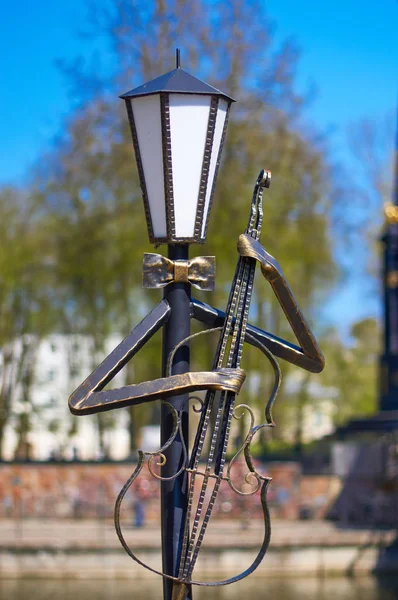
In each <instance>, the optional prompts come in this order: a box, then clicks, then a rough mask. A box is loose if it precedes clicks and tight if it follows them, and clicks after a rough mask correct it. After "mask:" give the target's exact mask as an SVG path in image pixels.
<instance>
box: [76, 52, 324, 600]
mask: <svg viewBox="0 0 398 600" xmlns="http://www.w3.org/2000/svg"><path fill="white" fill-rule="evenodd" d="M122 98H123V100H124V101H125V102H126V106H127V113H128V118H129V122H130V127H131V132H132V136H133V143H134V149H135V154H136V160H137V167H138V173H139V178H140V184H141V189H142V193H143V198H144V206H145V213H146V219H147V225H148V232H149V238H150V241H151V242H152V243H154V244H155V245H158V244H161V243H167V244H168V258H166V257H164V256H161V255H159V254H153V253H146V254H145V255H144V267H143V284H144V287H147V288H163V289H164V292H163V300H162V301H160V302H159V303H158V304H157V305H156V306H155V307H154V308H153V309H152V310H151V311H150V312H149V313H148V314H147V315H146V316H145V317H144V318H143V320H142V321H141V322H140V323H139V324H138V325H137V326H136V327H135V328H134V329H133V330H132V331H131V333H130V334H129V335H128V336H127V337H126V338H125V339H124V340H123V341H122V342H121V343H120V344H119V345H118V346H117V347H116V348H115V349H114V350H113V351H112V352H111V353H110V354H109V355H108V356H107V357H106V358H105V359H104V361H103V362H102V363H101V364H100V365H99V366H98V367H97V368H96V369H95V370H94V371H93V373H91V375H89V376H88V377H87V379H86V380H85V381H84V382H83V383H82V384H81V385H80V386H79V387H78V388H77V390H75V392H73V394H72V395H71V397H70V398H69V406H70V409H71V411H72V413H73V414H75V415H85V414H93V413H97V412H102V411H107V410H112V409H114V408H121V407H124V406H134V405H137V404H141V403H144V402H150V401H153V400H161V402H162V405H161V448H160V449H159V450H157V451H156V452H146V451H144V450H139V451H138V456H139V459H138V463H137V466H136V469H135V471H134V473H133V474H132V475H131V477H130V478H129V480H128V481H127V482H126V484H125V485H124V486H123V488H122V490H121V492H120V494H119V496H118V499H117V500H116V505H115V527H116V532H117V534H118V536H119V539H120V541H121V543H122V545H123V547H124V549H125V550H126V552H127V553H128V554H129V556H131V558H133V559H134V560H136V561H137V562H139V563H140V564H141V565H143V566H144V567H146V568H148V569H150V570H151V571H153V572H155V573H158V574H159V575H161V576H162V577H163V585H164V587H163V591H164V599H165V600H191V598H192V596H191V584H197V585H225V584H228V583H232V582H234V581H238V580H239V579H242V578H244V577H246V576H247V575H249V574H250V573H252V572H253V571H254V570H255V569H256V568H257V567H258V566H259V564H260V563H261V560H262V558H263V556H264V555H265V552H266V550H267V547H268V543H269V539H270V526H269V512H268V508H267V503H266V492H267V486H268V483H269V478H268V477H266V476H263V475H261V473H259V472H257V471H256V469H255V466H254V464H253V461H252V459H251V455H250V444H251V442H252V440H253V437H254V435H255V434H256V433H257V432H258V431H260V430H261V429H262V428H263V427H270V426H273V425H274V423H273V420H272V414H271V408H272V404H273V402H274V399H275V397H276V394H277V391H278V389H279V384H280V369H279V366H278V364H277V362H276V359H275V356H278V357H280V358H283V359H284V360H287V361H288V362H290V363H293V364H295V365H297V366H301V367H302V368H304V369H306V370H308V371H312V372H320V371H321V370H322V369H323V366H324V359H323V356H322V353H321V351H320V349H319V347H318V345H317V342H316V340H315V338H314V336H313V335H312V333H311V331H310V329H309V327H308V325H307V323H306V321H305V319H304V316H303V314H302V313H301V310H300V308H299V307H298V305H297V302H296V301H295V299H294V296H293V294H292V291H291V290H290V287H289V285H288V283H287V281H286V278H285V277H284V275H283V273H282V270H281V268H280V266H279V264H278V263H277V261H276V260H275V259H274V258H273V257H272V256H271V255H270V254H269V253H268V252H267V251H266V249H265V248H264V247H263V246H262V245H261V244H260V241H259V239H260V233H261V228H262V223H263V205H262V194H263V189H264V188H266V187H269V184H270V179H271V174H270V172H269V171H264V170H263V171H261V172H260V174H259V176H258V178H257V180H256V183H255V186H254V191H253V196H252V198H251V202H250V214H249V221H248V224H247V227H246V229H245V230H244V233H242V234H241V235H240V236H239V238H238V245H237V249H238V253H239V259H238V262H237V266H236V270H235V274H234V277H233V280H232V285H231V291H230V293H229V298H228V302H227V307H226V310H225V313H224V312H222V311H220V310H218V309H216V308H213V307H212V306H209V305H207V304H204V303H202V302H198V301H197V300H195V299H194V298H191V285H194V286H196V287H199V288H200V289H202V290H210V289H212V286H213V285H214V271H215V259H214V257H209V256H202V257H195V258H194V259H192V260H189V259H188V251H189V244H190V243H200V242H204V241H205V239H206V231H207V223H208V220H209V215H210V210H211V202H212V196H213V192H214V186H215V182H216V179H217V171H218V167H219V164H220V158H221V152H222V147H223V143H224V138H225V132H226V128H227V122H228V112H229V109H230V106H231V103H232V102H233V100H232V98H230V97H229V96H228V95H227V94H225V93H223V92H220V91H219V90H217V89H215V88H213V87H211V86H209V85H208V84H206V83H204V82H202V81H200V80H198V79H196V78H195V77H192V76H191V75H189V74H188V73H186V72H185V71H183V70H182V69H181V68H180V64H179V52H178V51H177V66H176V69H174V70H173V71H171V72H169V73H166V74H165V75H162V76H161V77H158V78H157V79H154V80H153V81H150V82H149V83H146V84H144V85H142V86H140V87H138V88H136V89H134V90H132V91H130V92H127V93H126V94H123V95H122ZM257 263H259V264H260V266H261V271H262V274H263V276H264V277H265V279H266V280H267V281H268V282H269V284H270V285H271V287H272V289H273V291H274V293H275V296H276V298H277V300H278V302H279V304H280V305H281V307H282V309H283V311H284V313H285V315H286V317H287V319H288V321H289V323H290V326H291V328H292V330H293V332H294V333H295V335H296V337H297V340H298V343H299V344H300V345H299V346H297V345H293V344H290V343H289V342H287V341H286V340H282V339H280V338H278V337H276V336H273V335H272V334H270V333H267V332H266V331H262V330H261V329H259V328H257V327H253V326H251V325H250V324H249V323H248V315H249V307H250V301H251V298H252V292H253V283H254V275H255V269H256V264H257ZM192 318H194V319H196V320H198V321H200V322H201V323H203V324H205V326H207V327H208V328H211V329H210V331H214V330H220V332H221V333H220V339H219V342H218V344H217V350H216V353H215V357H214V360H213V368H212V370H211V371H201V372H193V371H190V360H189V340H190V338H191V337H192V336H190V321H191V319H192ZM161 328H162V329H163V359H162V364H163V373H162V377H161V378H158V379H153V380H151V381H145V382H140V383H134V384H128V385H125V386H123V387H121V388H117V389H109V388H106V385H107V384H108V383H109V382H110V381H111V380H112V379H113V377H114V376H115V375H116V374H117V373H118V372H119V371H120V370H121V369H122V368H123V367H124V365H126V364H127V362H128V361H129V360H131V359H132V358H133V357H134V355H135V354H136V353H137V352H139V351H140V349H141V348H142V347H143V346H144V345H145V344H146V342H147V341H148V340H149V339H150V338H151V337H152V336H153V335H154V334H155V333H156V332H157V331H159V330H160V329H161ZM206 332H208V330H207V331H206V330H205V331H202V332H200V334H202V333H206ZM196 335H199V334H195V335H194V337H195V336H196ZM244 342H247V343H249V344H252V345H253V346H256V347H257V348H258V349H259V350H261V352H263V354H264V355H265V356H266V358H267V359H268V360H269V362H270V363H271V365H272V368H273V371H274V376H275V382H274V386H273V389H272V392H271V394H270V398H269V400H268V403H267V405H266V409H265V416H266V421H265V423H263V424H261V425H257V426H254V414H253V411H252V410H251V408H250V407H249V406H247V405H245V404H241V405H238V406H236V404H235V400H236V396H237V395H238V394H239V392H240V389H241V387H242V385H243V382H244V379H245V373H244V371H243V370H242V368H241V366H240V363H241V358H242V351H243V345H244ZM199 390H202V391H206V394H205V397H204V399H203V400H201V401H200V403H201V408H200V409H199V411H198V412H200V413H201V415H200V419H199V424H198V429H197V432H196V436H195V441H194V444H193V447H192V449H191V452H189V450H188V447H189V446H188V424H189V419H188V400H189V393H190V392H195V391H199ZM239 406H240V408H241V410H244V411H246V412H247V413H248V414H249V415H250V420H251V426H250V431H249V433H248V434H247V436H246V438H245V440H244V442H243V445H242V447H241V449H240V450H239V451H238V453H237V454H235V456H234V458H232V459H231V460H230V461H229V464H228V466H226V463H227V462H228V461H227V452H228V443H229V438H230V432H231V424H232V420H233V419H234V418H241V416H242V415H237V413H236V409H238V408H239ZM212 415H215V421H214V426H211V425H210V423H211V416H212ZM207 442H209V443H208V446H209V448H208V452H207V457H206V461H205V466H203V464H202V461H203V458H205V457H204V456H203V451H204V449H205V447H206V443H207ZM242 453H243V454H244V457H245V461H246V466H247V468H248V473H247V474H246V478H245V481H246V483H248V482H249V481H254V486H253V489H252V490H251V491H250V492H246V491H244V490H243V489H238V488H237V487H236V486H235V484H234V482H233V481H232V478H231V467H232V466H233V464H234V463H235V461H236V459H237V457H238V456H239V455H240V454H242ZM155 460H156V461H157V464H158V465H160V466H161V472H160V475H159V473H156V472H155V470H154V469H153V465H154V461H155ZM145 461H147V465H148V469H149V471H150V472H151V473H152V475H153V476H154V477H156V478H157V479H159V480H160V482H161V509H162V510H161V519H162V526H161V528H162V563H163V564H162V570H161V571H157V570H156V569H153V568H152V567H149V566H148V565H145V564H144V563H143V562H142V561H140V560H139V559H138V557H137V556H136V555H135V554H134V552H133V551H132V550H131V548H130V547H129V546H128V544H127V543H126V541H125V539H124V536H123V533H122V530H121V526H120V507H121V503H122V501H123V498H124V497H125V495H126V493H127V491H128V490H129V488H130V486H131V485H132V483H133V482H134V481H135V480H136V478H137V477H138V476H139V475H140V472H141V470H142V468H143V466H144V463H145ZM197 478H202V484H201V489H200V494H199V499H198V502H197V505H196V507H195V506H194V504H195V502H194V496H195V489H196V488H195V481H197ZM209 482H212V484H210V485H209ZM221 484H226V485H229V487H230V488H231V490H232V491H233V492H234V493H237V494H241V495H248V494H252V493H256V492H257V491H260V498H261V504H262V507H263V516H264V539H263V542H262V545H261V547H260V549H259V552H258V554H257V556H256V558H255V559H254V561H253V562H252V564H251V565H250V566H249V567H248V568H247V569H246V570H245V571H243V572H242V573H240V574H239V575H237V576H235V577H232V578H229V579H226V580H223V581H219V582H200V581H197V580H195V579H194V578H193V570H194V568H195V564H196V561H197V558H198V554H199V552H200V549H201V546H202V542H203V538H204V535H205V531H206V529H207V525H208V523H209V520H210V516H211V514H212V511H213V507H214V504H215V500H216V497H217V494H218V490H219V488H220V485H221ZM211 488H212V489H211ZM210 489H211V493H210V494H209V492H210Z"/></svg>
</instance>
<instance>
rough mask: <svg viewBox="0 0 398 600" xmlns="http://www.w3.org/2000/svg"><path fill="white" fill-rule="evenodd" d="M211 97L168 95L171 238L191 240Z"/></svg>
mask: <svg viewBox="0 0 398 600" xmlns="http://www.w3.org/2000/svg"><path fill="white" fill-rule="evenodd" d="M210 101H211V96H204V95H199V94H170V96H169V106H170V136H171V159H172V161H171V162H172V178H173V199H174V218H175V235H176V237H177V238H193V237H194V231H195V220H196V212H197V205H198V196H199V188H200V181H201V176H202V167H203V157H204V152H205V144H206V137H207V129H208V122H209V114H210Z"/></svg>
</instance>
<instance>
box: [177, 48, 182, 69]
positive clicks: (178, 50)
mask: <svg viewBox="0 0 398 600" xmlns="http://www.w3.org/2000/svg"><path fill="white" fill-rule="evenodd" d="M180 68H181V61H180V49H179V48H176V69H180Z"/></svg>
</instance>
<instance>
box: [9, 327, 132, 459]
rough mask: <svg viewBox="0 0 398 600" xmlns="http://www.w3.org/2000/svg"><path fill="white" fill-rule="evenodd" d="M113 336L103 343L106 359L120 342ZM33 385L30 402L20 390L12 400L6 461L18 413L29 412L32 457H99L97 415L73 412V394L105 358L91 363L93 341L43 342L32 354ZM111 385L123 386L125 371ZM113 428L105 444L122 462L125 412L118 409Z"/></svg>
mask: <svg viewBox="0 0 398 600" xmlns="http://www.w3.org/2000/svg"><path fill="white" fill-rule="evenodd" d="M120 339H121V338H120V337H118V336H116V335H112V336H110V337H109V339H108V340H107V341H106V343H105V348H104V356H106V355H107V354H109V352H110V351H111V350H113V348H115V346H116V345H117V344H118V343H119V342H120ZM33 356H34V358H33V360H34V365H33V384H32V387H31V392H30V398H31V402H30V403H29V404H26V403H24V402H23V401H21V398H22V394H21V390H20V389H18V388H17V389H16V390H15V393H14V397H13V413H14V416H13V417H12V418H11V420H10V423H9V424H8V426H7V428H6V432H5V439H4V450H5V451H4V458H5V459H11V458H12V457H13V456H14V453H15V449H16V445H17V435H16V433H15V424H16V422H17V419H18V414H19V413H20V412H23V411H29V412H30V414H29V420H30V423H31V430H30V431H29V433H28V434H27V440H28V442H29V446H30V448H31V458H33V459H37V460H46V459H48V458H50V457H52V456H54V457H63V458H66V459H71V458H73V457H74V456H78V457H79V458H80V459H84V460H90V459H95V458H99V450H98V448H99V445H98V429H97V425H96V416H95V415H93V416H84V417H74V416H72V415H71V413H70V412H69V408H68V398H69V396H70V394H71V393H72V392H73V391H74V390H75V389H76V388H77V387H78V385H80V383H82V382H83V381H84V379H85V378H86V377H87V376H88V375H89V374H90V373H91V372H92V370H93V369H94V367H95V366H96V365H97V364H98V363H99V362H100V361H101V360H102V358H103V357H98V360H97V361H96V362H94V361H93V352H92V343H91V340H90V339H89V338H88V337H85V336H81V335H71V336H66V335H59V334H53V335H51V336H48V337H47V338H45V339H43V340H41V341H40V342H39V346H38V348H37V349H36V351H35V352H34V353H33ZM112 383H113V385H114V386H115V387H118V386H120V385H123V384H124V383H125V378H124V373H123V370H122V371H121V372H120V373H119V374H118V375H117V376H116V377H115V378H114V380H113V382H112ZM113 419H115V420H116V423H115V426H114V427H113V428H112V429H109V430H107V431H106V432H105V446H106V448H109V453H110V456H111V457H112V458H115V459H121V458H125V457H126V456H127V455H128V448H129V439H128V433H127V419H128V415H127V413H126V411H123V410H120V411H114V413H113Z"/></svg>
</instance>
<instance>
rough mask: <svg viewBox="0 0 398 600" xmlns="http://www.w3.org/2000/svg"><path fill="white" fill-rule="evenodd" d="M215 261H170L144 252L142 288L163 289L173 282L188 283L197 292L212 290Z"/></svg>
mask: <svg viewBox="0 0 398 600" xmlns="http://www.w3.org/2000/svg"><path fill="white" fill-rule="evenodd" d="M215 274H216V259H215V257H214V256H197V257H196V258H192V259H191V260H170V259H169V258H166V257H165V256H162V255H161V254H152V253H150V252H145V254H144V261H143V267H142V287H144V288H163V287H165V286H166V285H169V283H172V282H173V281H174V282H176V283H190V284H192V285H193V286H194V287H196V288H197V289H199V290H203V291H205V292H211V291H213V290H214V278H215Z"/></svg>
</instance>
